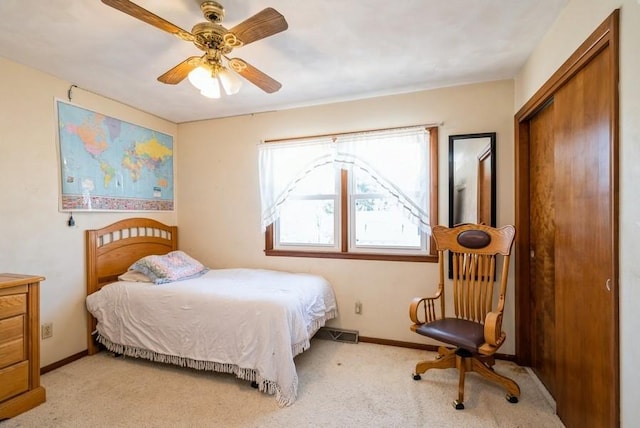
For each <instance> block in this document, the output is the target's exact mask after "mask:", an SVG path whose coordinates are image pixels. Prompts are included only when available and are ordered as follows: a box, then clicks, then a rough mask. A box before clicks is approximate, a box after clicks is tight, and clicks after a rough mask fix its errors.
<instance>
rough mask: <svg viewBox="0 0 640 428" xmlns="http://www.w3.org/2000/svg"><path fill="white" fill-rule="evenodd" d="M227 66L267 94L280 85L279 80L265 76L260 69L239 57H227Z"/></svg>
mask: <svg viewBox="0 0 640 428" xmlns="http://www.w3.org/2000/svg"><path fill="white" fill-rule="evenodd" d="M229 67H231V68H232V69H233V70H234V71H235V72H236V73H238V74H239V75H240V76H242V77H244V78H245V79H247V80H248V81H249V82H251V83H253V84H254V85H256V86H257V87H258V88H260V89H262V90H263V91H265V92H267V93H269V94H272V93H274V92H276V91H278V90H279V89H280V88H281V87H282V84H280V82H278V81H277V80H275V79H273V78H271V77H269V76H267V75H266V74H264V73H263V72H262V71H260V70H258V69H257V68H255V67H254V66H252V65H251V64H248V63H247V62H245V61H244V60H242V59H240V58H231V59H229Z"/></svg>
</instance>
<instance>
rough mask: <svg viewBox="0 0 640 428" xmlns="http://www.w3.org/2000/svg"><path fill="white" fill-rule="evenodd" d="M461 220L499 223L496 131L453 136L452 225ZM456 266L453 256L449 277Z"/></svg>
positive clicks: (450, 224) (491, 224) (451, 138)
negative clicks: (497, 213) (497, 216)
mask: <svg viewBox="0 0 640 428" xmlns="http://www.w3.org/2000/svg"><path fill="white" fill-rule="evenodd" d="M461 169H463V172H464V174H462V176H461V173H460V170H461ZM456 171H458V174H456ZM470 189H472V191H470ZM473 190H475V192H474V191H473ZM463 201H466V202H467V204H466V205H467V207H466V210H465V209H461V207H460V204H461V203H463ZM463 208H464V203H463ZM474 214H475V215H474ZM461 223H482V224H486V225H488V226H492V227H496V133H495V132H484V133H477V134H460V135H450V136H449V227H454V226H455V225H457V224H461ZM452 269H453V267H452V263H451V258H449V278H451V277H452V275H451V273H452Z"/></svg>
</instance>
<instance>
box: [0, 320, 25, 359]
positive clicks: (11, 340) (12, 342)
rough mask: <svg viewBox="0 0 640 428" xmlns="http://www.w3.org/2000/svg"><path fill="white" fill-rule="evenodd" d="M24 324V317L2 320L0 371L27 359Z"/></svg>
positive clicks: (0, 325) (0, 328)
mask: <svg viewBox="0 0 640 428" xmlns="http://www.w3.org/2000/svg"><path fill="white" fill-rule="evenodd" d="M24 323H25V316H24V315H18V316H15V317H11V318H5V319H2V320H0V369H1V368H4V367H6V366H10V365H11V364H15V363H17V362H20V361H22V360H26V359H27V356H26V352H25V351H26V350H25V340H24V328H25V324H24Z"/></svg>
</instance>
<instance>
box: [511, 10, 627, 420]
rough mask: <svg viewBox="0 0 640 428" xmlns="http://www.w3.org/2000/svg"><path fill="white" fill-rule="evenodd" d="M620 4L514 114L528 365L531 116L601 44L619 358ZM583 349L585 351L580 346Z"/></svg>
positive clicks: (522, 347) (527, 361) (519, 317)
mask: <svg viewBox="0 0 640 428" xmlns="http://www.w3.org/2000/svg"><path fill="white" fill-rule="evenodd" d="M619 15H620V12H619V9H616V10H614V11H613V13H612V14H611V15H609V17H608V18H607V19H606V20H605V21H604V22H603V23H602V24H600V26H599V27H598V28H597V29H596V30H595V31H594V32H593V33H592V34H591V35H590V36H589V37H588V38H587V39H586V40H585V41H584V42H583V43H582V45H580V47H579V48H578V49H577V50H576V51H575V52H574V53H573V54H572V55H571V56H570V57H569V59H568V60H567V61H565V63H564V64H562V66H561V67H560V68H559V69H558V70H557V71H556V72H555V73H554V74H553V75H552V76H551V77H550V78H549V80H547V82H545V83H544V85H542V87H541V88H540V89H539V90H538V91H537V92H536V93H535V94H534V95H533V97H531V99H529V100H528V101H527V102H526V103H525V104H524V106H523V107H522V108H521V109H520V110H519V111H518V112H517V113H516V115H515V118H514V120H515V123H514V130H515V138H514V142H515V192H516V193H515V218H516V221H515V223H516V230H517V231H518V233H517V235H516V242H515V250H516V251H515V255H514V259H515V275H516V288H515V304H516V308H515V319H516V361H517V362H518V363H519V364H521V365H525V366H530V365H531V347H530V344H531V343H532V342H531V341H532V339H533V335H532V332H531V329H530V327H531V326H532V322H531V320H532V311H531V306H530V293H531V284H530V248H531V246H530V223H529V213H530V205H529V181H530V175H529V167H530V165H529V149H530V141H529V120H530V119H531V118H532V117H533V116H535V114H536V113H537V112H538V111H540V110H541V109H542V108H544V107H545V106H546V104H547V103H548V102H550V101H551V100H552V98H553V96H554V94H555V93H556V91H557V90H558V89H559V88H560V87H562V86H563V85H564V84H565V83H566V82H567V81H569V80H570V79H571V78H572V77H573V76H575V74H576V73H578V71H580V70H581V69H582V68H583V67H584V66H585V65H586V64H587V63H589V61H591V59H593V58H594V57H595V56H596V55H598V54H599V53H600V52H601V51H602V50H603V49H605V48H607V47H608V48H609V49H610V50H609V55H610V56H611V58H610V60H611V73H612V76H611V86H610V88H609V90H610V93H609V95H610V97H611V99H612V103H611V106H612V107H611V112H610V129H611V134H610V142H611V149H610V150H611V163H612V164H611V177H610V180H611V186H612V188H611V195H612V200H611V201H610V202H611V204H610V205H611V208H610V209H611V222H612V224H611V230H612V232H613V233H612V236H611V238H610V243H611V246H612V250H613V269H614V272H613V278H612V283H613V284H612V289H611V291H612V293H613V300H614V302H616V303H615V308H613V313H614V319H613V320H612V322H613V323H614V331H615V337H614V338H613V342H614V349H613V352H615V358H614V359H615V360H616V361H618V362H619V312H618V311H619V309H618V298H619V294H618V293H619V290H618V277H619V254H618V146H619V144H618V141H619V140H618V139H619V130H618V120H619V119H618V118H619V97H618V79H619V78H618V76H619V64H618V58H619V42H618V40H619V34H618V31H619ZM583 352H587V350H584V351H583ZM615 373H616V376H615V380H614V382H615V384H614V385H613V388H614V390H615V397H616V402H618V403H619V402H620V365H619V363H618V364H617V365H616V368H615ZM617 420H618V425H619V420H620V409H619V408H618V409H617Z"/></svg>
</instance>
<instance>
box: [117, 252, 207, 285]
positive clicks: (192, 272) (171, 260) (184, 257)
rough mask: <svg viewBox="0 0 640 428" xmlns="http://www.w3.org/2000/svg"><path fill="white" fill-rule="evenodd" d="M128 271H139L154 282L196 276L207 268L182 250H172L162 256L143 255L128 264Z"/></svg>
mask: <svg viewBox="0 0 640 428" xmlns="http://www.w3.org/2000/svg"><path fill="white" fill-rule="evenodd" d="M129 270H130V271H137V272H141V273H142V274H144V275H146V276H147V277H149V279H150V280H151V282H153V283H154V284H165V283H167V282H173V281H180V280H184V279H189V278H196V277H198V276H200V275H203V274H204V273H206V272H207V271H208V270H209V269H208V268H207V267H205V266H204V265H203V264H202V263H200V262H199V261H197V260H196V259H194V258H193V257H191V256H189V255H188V254H186V253H185V252H183V251H179V250H178V251H172V252H170V253H167V254H165V255H164V256H157V255H151V256H145V257H143V258H141V259H140V260H138V261H137V262H135V263H134V264H132V265H131V266H129Z"/></svg>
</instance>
